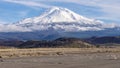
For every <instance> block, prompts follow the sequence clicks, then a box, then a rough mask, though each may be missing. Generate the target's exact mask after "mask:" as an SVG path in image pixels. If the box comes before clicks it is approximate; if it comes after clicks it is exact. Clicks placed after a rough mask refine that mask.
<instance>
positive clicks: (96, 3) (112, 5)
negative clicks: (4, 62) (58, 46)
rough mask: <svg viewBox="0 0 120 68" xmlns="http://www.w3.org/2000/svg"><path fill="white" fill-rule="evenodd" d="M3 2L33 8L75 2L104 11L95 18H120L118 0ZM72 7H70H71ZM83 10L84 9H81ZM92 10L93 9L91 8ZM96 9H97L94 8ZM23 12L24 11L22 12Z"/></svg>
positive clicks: (15, 0)
mask: <svg viewBox="0 0 120 68" xmlns="http://www.w3.org/2000/svg"><path fill="white" fill-rule="evenodd" d="M3 1H5V2H10V3H16V4H21V5H25V6H29V7H32V8H33V7H34V8H39V7H43V8H50V7H54V6H53V5H52V4H51V5H50V4H49V5H48V4H47V3H49V2H57V3H58V4H59V2H64V3H75V4H80V5H85V6H93V7H98V8H100V12H101V13H105V14H104V15H102V16H100V17H96V18H98V19H99V18H100V19H101V18H106V19H111V20H112V19H113V20H116V19H117V20H119V18H120V7H119V6H120V0H3ZM43 2H44V3H43ZM71 8H72V7H71ZM83 10H84V9H83ZM93 10H95V9H94V8H93ZM96 10H97V9H96ZM23 14H24V13H23Z"/></svg>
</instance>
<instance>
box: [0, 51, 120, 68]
mask: <svg viewBox="0 0 120 68" xmlns="http://www.w3.org/2000/svg"><path fill="white" fill-rule="evenodd" d="M0 68H120V53H91V54H89V53H87V54H67V55H59V56H40V57H23V58H21V57H18V58H1V59H0Z"/></svg>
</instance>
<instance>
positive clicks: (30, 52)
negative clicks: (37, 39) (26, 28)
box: [0, 48, 120, 58]
mask: <svg viewBox="0 0 120 68" xmlns="http://www.w3.org/2000/svg"><path fill="white" fill-rule="evenodd" d="M111 52H112V53H114V52H115V53H117V52H120V48H31V49H14V48H12V49H0V58H11V57H29V56H44V55H48V56H54V55H55V56H58V55H66V54H81V53H111Z"/></svg>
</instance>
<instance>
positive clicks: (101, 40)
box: [86, 36, 120, 44]
mask: <svg viewBox="0 0 120 68" xmlns="http://www.w3.org/2000/svg"><path fill="white" fill-rule="evenodd" d="M86 41H87V42H89V43H91V44H108V43H114V44H120V36H105V37H92V38H89V39H86Z"/></svg>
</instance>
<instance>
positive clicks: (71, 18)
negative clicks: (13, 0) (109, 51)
mask: <svg viewBox="0 0 120 68" xmlns="http://www.w3.org/2000/svg"><path fill="white" fill-rule="evenodd" d="M2 26H4V25H2ZM2 26H1V30H0V32H2V31H3V32H33V31H44V30H51V29H52V30H54V31H58V32H61V31H62V32H79V31H98V30H104V29H105V28H111V27H112V28H114V27H116V26H115V25H110V26H109V27H107V26H106V24H104V23H103V22H102V21H100V20H95V19H89V18H86V17H83V16H81V15H79V14H77V13H75V12H73V11H71V10H69V9H66V8H59V7H53V8H50V9H48V10H47V11H46V12H44V13H43V14H42V15H40V16H37V17H33V18H26V19H23V20H21V21H19V22H17V23H14V24H8V25H5V26H4V27H5V28H4V27H2Z"/></svg>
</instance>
